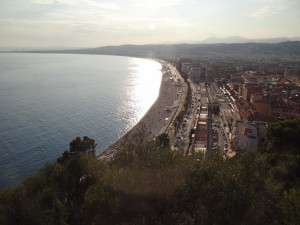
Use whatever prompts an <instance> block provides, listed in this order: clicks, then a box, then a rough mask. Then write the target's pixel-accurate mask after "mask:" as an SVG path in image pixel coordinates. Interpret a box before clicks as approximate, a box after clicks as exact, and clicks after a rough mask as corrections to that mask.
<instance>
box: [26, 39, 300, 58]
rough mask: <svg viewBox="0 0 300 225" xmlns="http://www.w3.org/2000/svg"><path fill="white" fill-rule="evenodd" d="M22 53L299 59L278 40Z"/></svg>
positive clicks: (299, 50) (296, 45) (295, 44)
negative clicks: (272, 41)
mask: <svg viewBox="0 0 300 225" xmlns="http://www.w3.org/2000/svg"><path fill="white" fill-rule="evenodd" d="M23 52H39V53H71V54H99V55H121V56H133V57H148V58H160V57H205V58H208V57H211V58H216V57H231V58H247V59H254V60H261V59H267V60H268V59H271V58H273V59H292V60H297V61H300V41H286V42H280V43H235V44H227V43H220V44H156V45H120V46H104V47H98V48H88V49H74V50H49V51H23Z"/></svg>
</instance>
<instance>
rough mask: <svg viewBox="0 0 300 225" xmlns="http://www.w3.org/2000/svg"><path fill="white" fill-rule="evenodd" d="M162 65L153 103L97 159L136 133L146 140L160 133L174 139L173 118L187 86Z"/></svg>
mask: <svg viewBox="0 0 300 225" xmlns="http://www.w3.org/2000/svg"><path fill="white" fill-rule="evenodd" d="M162 65H163V68H164V69H163V74H162V79H161V85H160V90H159V96H158V98H157V99H156V101H155V102H154V104H153V105H152V106H151V108H150V109H149V110H148V111H147V113H146V114H145V115H144V116H143V117H142V119H141V120H140V121H139V122H138V123H137V124H136V125H135V126H134V127H133V128H132V129H131V130H129V131H128V132H127V133H126V134H125V135H124V136H122V137H121V138H119V139H118V140H116V141H115V142H114V143H112V144H111V145H110V146H108V147H107V148H106V149H104V150H103V151H102V152H101V153H100V154H99V156H98V158H99V159H109V158H111V157H112V156H113V155H114V154H115V153H116V152H117V151H118V150H120V149H121V148H122V146H124V144H125V143H126V142H127V141H133V140H131V139H132V137H134V136H137V135H143V136H146V138H147V140H151V139H153V138H155V137H156V136H158V135H160V134H163V133H168V135H169V137H170V140H171V141H172V140H173V139H174V128H173V123H172V122H173V118H175V117H176V115H177V113H178V112H179V111H180V110H181V108H182V105H183V99H185V95H186V90H187V88H186V84H185V83H184V82H182V80H183V79H182V78H181V76H180V74H179V73H178V72H177V70H176V69H175V68H174V67H173V66H172V65H170V64H167V63H162Z"/></svg>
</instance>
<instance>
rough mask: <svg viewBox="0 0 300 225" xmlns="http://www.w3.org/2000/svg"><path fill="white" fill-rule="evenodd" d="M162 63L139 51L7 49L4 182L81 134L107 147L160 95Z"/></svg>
mask: <svg viewBox="0 0 300 225" xmlns="http://www.w3.org/2000/svg"><path fill="white" fill-rule="evenodd" d="M161 68H162V67H161V64H160V63H158V62H156V61H153V60H148V59H141V58H132V57H121V56H103V55H84V54H48V53H47V54H46V53H43V54H38V53H0V188H3V187H8V186H15V185H16V184H17V183H19V182H21V181H22V180H24V179H25V178H26V177H28V176H31V175H33V174H35V173H36V171H37V170H38V169H39V168H41V167H42V166H43V165H45V164H46V163H51V162H54V161H56V159H57V158H58V157H59V156H60V155H61V154H62V153H63V152H64V151H65V150H68V148H69V143H70V142H71V141H72V140H73V139H74V138H76V137H83V136H88V137H90V138H93V139H95V140H96V143H97V149H96V152H97V153H100V152H101V151H102V150H103V149H105V148H106V147H107V146H108V145H109V144H111V143H112V142H114V141H116V140H117V139H118V138H120V137H121V136H122V135H124V134H125V133H126V132H127V131H129V130H130V129H131V128H132V127H133V126H134V125H136V124H137V122H138V121H139V120H140V119H141V118H142V117H143V115H145V113H146V112H147V111H148V109H149V108H150V107H151V105H152V104H153V103H154V102H155V100H156V99H157V97H158V94H159V88H160V83H161V79H162V72H161Z"/></svg>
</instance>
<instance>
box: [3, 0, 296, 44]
mask: <svg viewBox="0 0 300 225" xmlns="http://www.w3.org/2000/svg"><path fill="white" fill-rule="evenodd" d="M299 11H300V1H298V0H242V1H237V0H229V1H223V0H210V1H204V0H197V1H196V0H164V1H161V0H122V1H121V0H110V1H108V0H97V1H96V0H1V2H0V30H1V36H0V43H1V44H0V48H1V49H9V48H61V47H63V48H78V47H97V46H105V45H121V44H150V43H151V44H153V43H174V42H181V41H201V40H204V39H206V38H209V37H228V36H237V35H238V36H242V37H246V38H275V37H299V36H300V30H299V27H300V14H299Z"/></svg>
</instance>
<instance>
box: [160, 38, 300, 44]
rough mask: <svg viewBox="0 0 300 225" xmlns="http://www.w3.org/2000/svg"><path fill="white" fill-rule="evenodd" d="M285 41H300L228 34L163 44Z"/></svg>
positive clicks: (296, 39) (298, 39) (299, 39)
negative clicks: (227, 35) (223, 36)
mask: <svg viewBox="0 0 300 225" xmlns="http://www.w3.org/2000/svg"><path fill="white" fill-rule="evenodd" d="M285 41H300V37H294V38H287V37H278V38H255V39H251V38H244V37H240V36H230V37H225V38H218V37H209V38H207V39H204V40H202V41H192V40H186V41H179V42H173V43H171V42H168V43H164V44H183V43H184V44H220V43H225V44H234V43H237V44H240V43H280V42H285Z"/></svg>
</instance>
